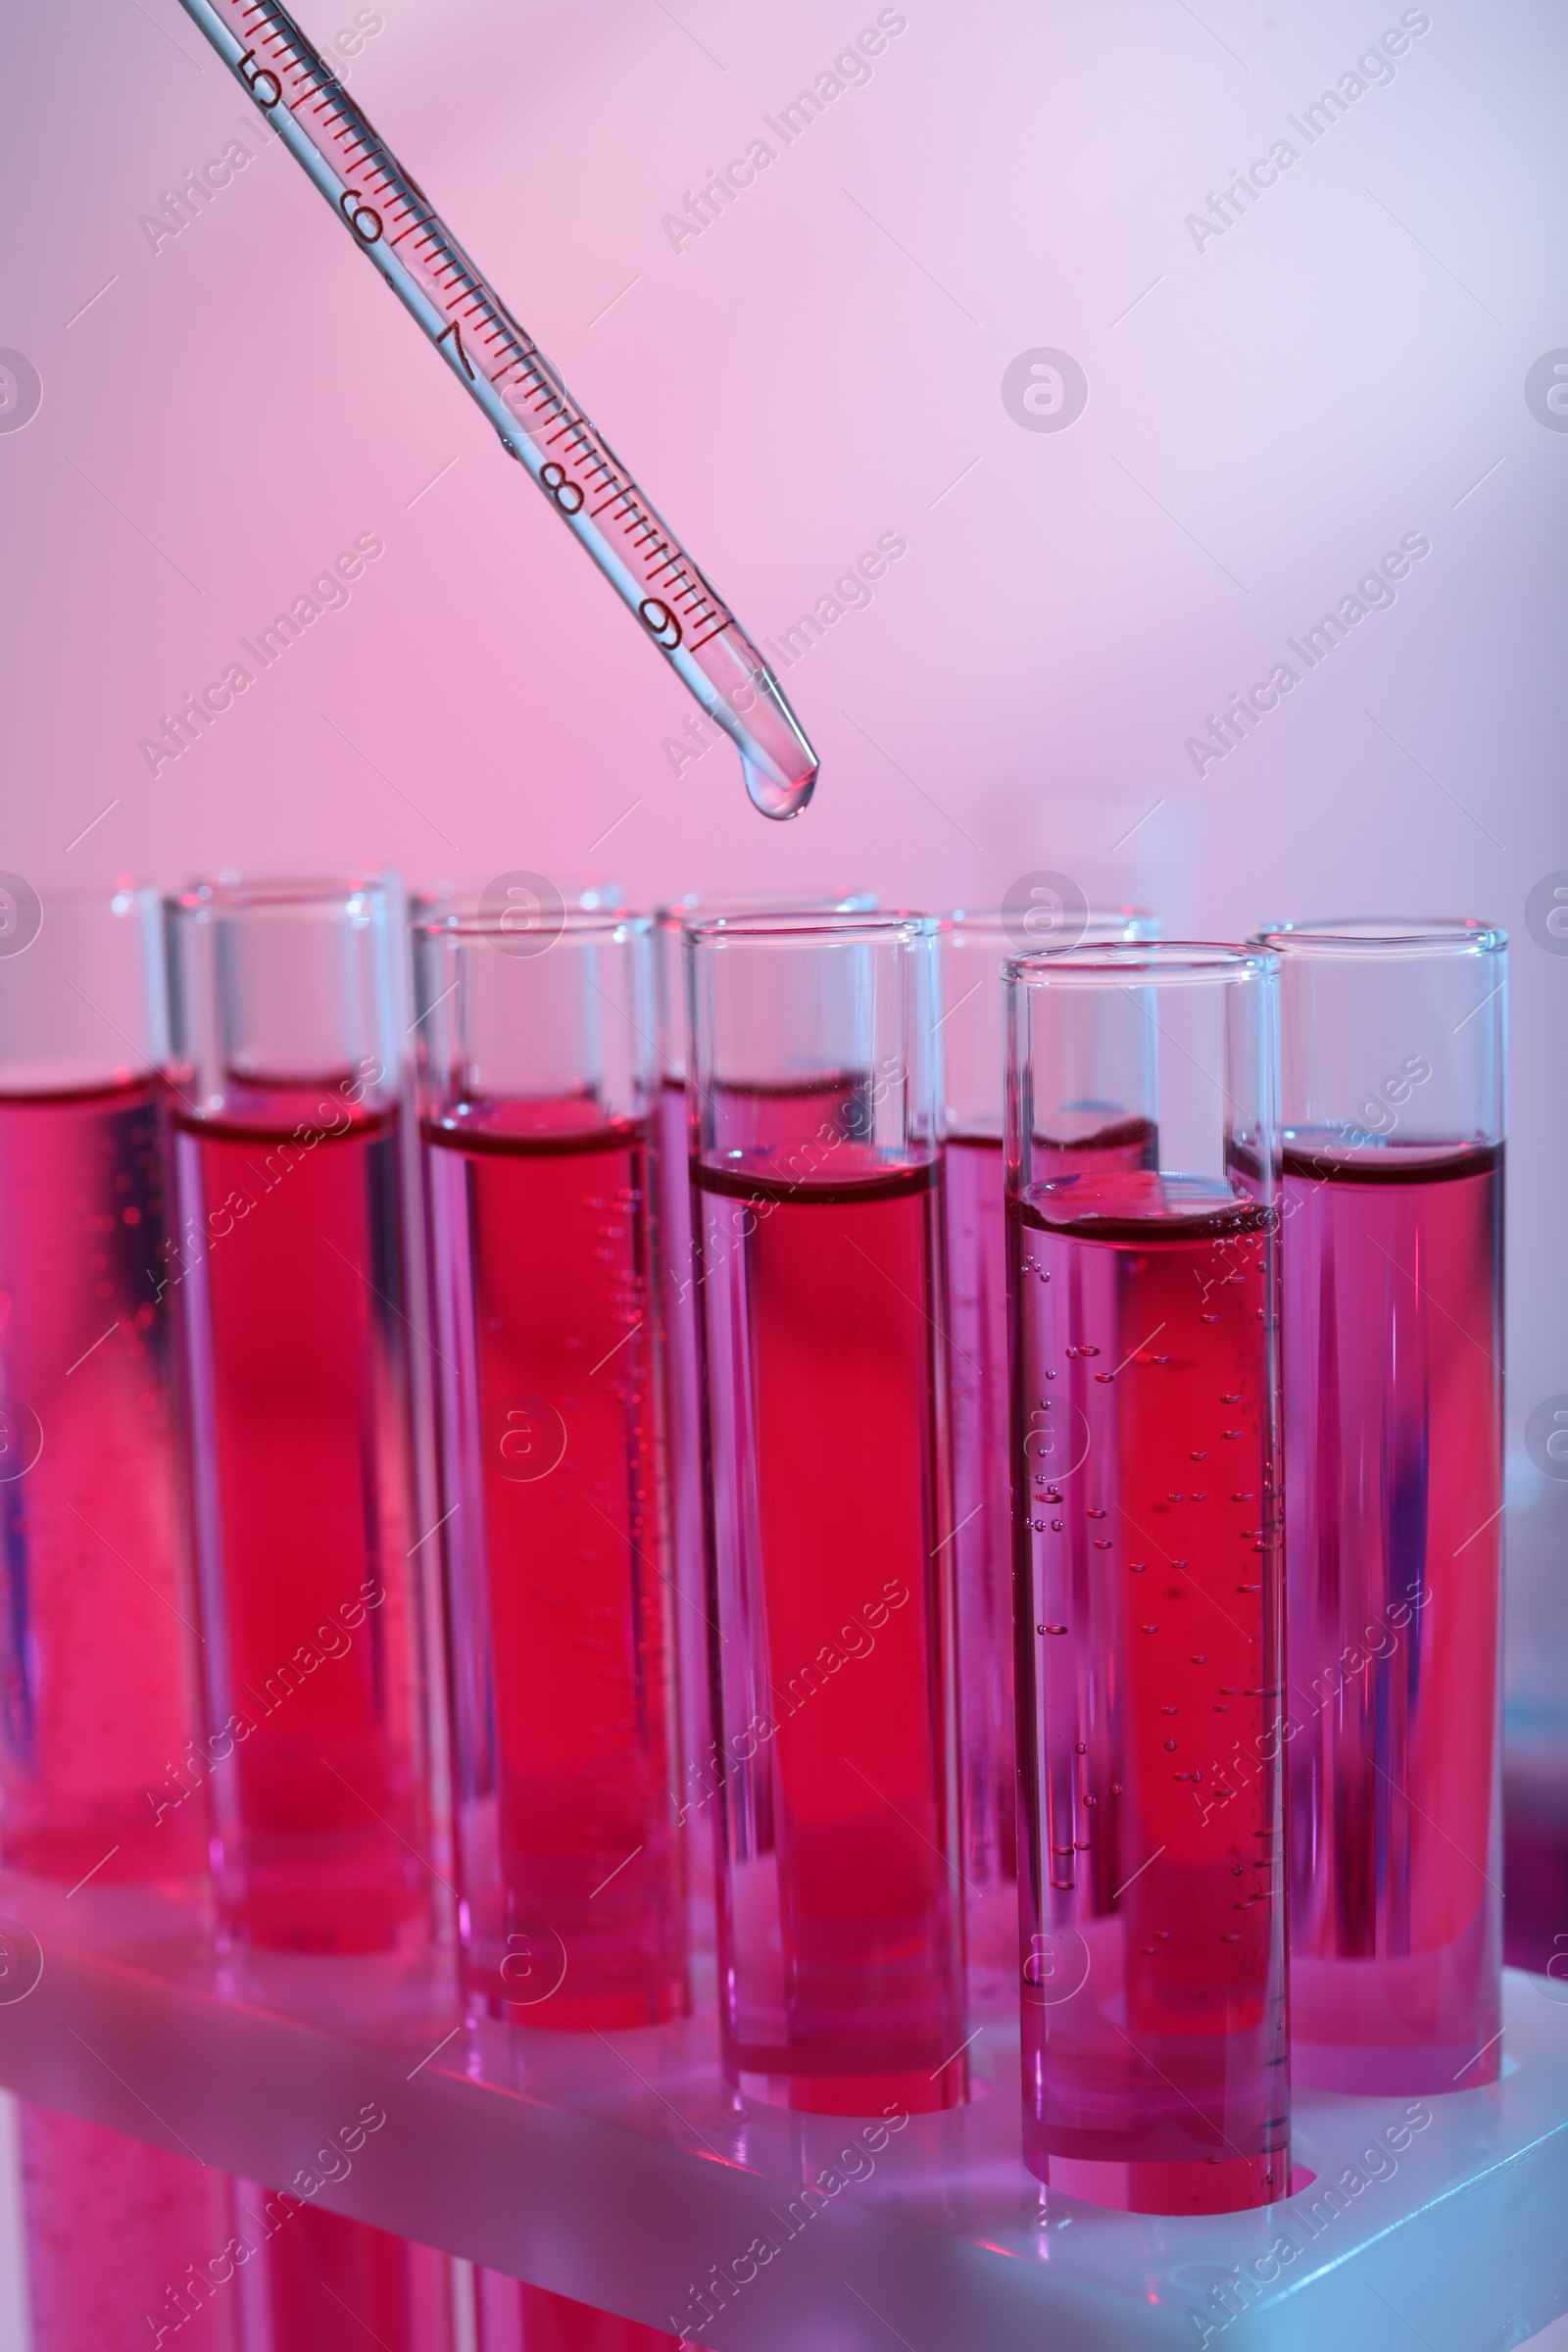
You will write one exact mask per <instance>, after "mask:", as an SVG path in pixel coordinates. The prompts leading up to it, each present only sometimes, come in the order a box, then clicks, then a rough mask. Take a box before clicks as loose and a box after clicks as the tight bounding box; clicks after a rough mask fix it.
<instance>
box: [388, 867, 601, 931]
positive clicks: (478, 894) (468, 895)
mask: <svg viewBox="0 0 1568 2352" xmlns="http://www.w3.org/2000/svg"><path fill="white" fill-rule="evenodd" d="M514 870H515V869H513V868H510V867H509V868H508V869H506V871H505V872H503V873H502V874H501V875H499V876H497V877H493V878H492V880H494V879H499V880H501V881H505V880H507V878H508V875H509V874H511V873H512V872H513V871H514ZM516 870H520V869H516ZM536 878H537V879H538V880H540V881H542V882H548V883H549V884H550V885H551V888H552V889H553V890H555V891H556V893H557V894H558V896H559V897H560V899H561V903H562V905H563V907H565V908H567V909H568V911H569V910H570V909H571V908H573V907H576V908H579V909H581V910H582V911H583V912H585V913H588V914H628V913H632V912H635V911H636V909H634V908H632V907H628V906H627V903H626V892H625V885H624V884H623V883H620V882H614V881H610V880H606V881H603V882H593V881H589V880H588V879H587V878H586V877H585V876H583V875H581V874H568V875H567V876H566V883H567V885H569V887H566V888H564V887H563V886H562V884H561V883H560V882H559V881H558V880H557V879H556V877H555V876H554V875H553V874H546V873H543V872H541V873H539V874H538V876H537V877H536ZM491 887H492V882H491V881H485V882H476V881H475V880H474V879H473V877H472V876H471V875H465V876H463V877H461V878H460V879H459V880H457V881H453V880H451V879H450V878H447V877H443V878H442V879H440V880H439V881H435V882H411V883H409V884H408V885H407V890H406V895H407V899H408V908H409V922H410V925H411V927H413V926H416V925H417V924H419V923H421V922H425V921H427V920H429V919H430V918H431V917H433V916H435V915H440V914H478V913H480V912H481V911H482V910H483V902H484V894H485V892H486V891H487V890H488V889H490V888H491Z"/></svg>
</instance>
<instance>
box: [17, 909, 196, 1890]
mask: <svg viewBox="0 0 1568 2352" xmlns="http://www.w3.org/2000/svg"><path fill="white" fill-rule="evenodd" d="M38 912H39V914H40V915H41V922H40V923H39V926H38V928H37V930H36V931H35V933H34V934H33V936H32V937H31V938H30V939H27V938H25V935H23V934H22V933H20V932H13V933H12V934H11V935H10V946H9V947H8V946H7V944H6V941H5V940H3V939H0V1521H3V1526H4V1547H3V1564H0V1591H3V1595H4V1605H3V1606H0V1857H3V1859H4V1861H5V1862H6V1863H7V1864H8V1865H9V1866H10V1867H12V1868H14V1869H21V1870H25V1871H31V1872H34V1873H36V1874H38V1875H39V1876H41V1877H45V1878H52V1879H59V1880H62V1881H64V1882H65V1883H67V1884H68V1885H70V1884H73V1882H75V1881H77V1880H81V1879H85V1878H89V1877H90V1878H100V1879H104V1880H115V1879H121V1880H132V1879H142V1880H146V1879H158V1878H176V1877H188V1876H192V1875H195V1874H197V1873H199V1872H201V1871H203V1870H205V1868H206V1863H207V1810H206V1808H207V1797H206V1774H205V1772H204V1771H203V1769H202V1767H201V1765H200V1763H199V1762H195V1761H193V1743H192V1735H193V1734H194V1732H195V1730H196V1703H195V1700H196V1693H195V1686H194V1665H193V1659H192V1656H191V1648H192V1642H191V1627H190V1618H191V1614H192V1610H193V1607H194V1602H193V1600H192V1597H191V1593H190V1580H189V1574H188V1564H187V1562H186V1560H185V1558H184V1544H183V1541H182V1528H181V1514H180V1508H179V1482H178V1474H177V1471H176V1466H175V1456H174V1410H173V1400H172V1394H171V1376H172V1343H171V1328H172V1309H173V1301H172V1299H171V1297H170V1295H169V1294H170V1288H171V1282H172V1265H171V1262H170V1260H171V1240H170V1235H171V1231H172V1202H171V1201H170V1199H169V1193H170V1189H171V1188H170V1170H169V1129H168V1119H167V1113H166V1103H165V1088H164V1081H163V1075H162V1073H163V1065H164V1062H165V1060H166V1057H167V1054H168V1021H167V1012H166V1003H165V986H164V956H163V935H162V925H161V919H160V912H159V905H158V899H157V896H156V894H155V893H154V892H153V891H152V890H151V889H149V888H148V887H146V886H145V885H135V884H130V883H126V884H124V885H122V886H120V887H117V888H114V889H107V888H106V889H103V890H59V891H46V892H45V893H44V894H43V897H42V900H41V903H40V905H39V907H38ZM18 939H21V940H22V944H21V945H20V946H18V945H17V941H18Z"/></svg>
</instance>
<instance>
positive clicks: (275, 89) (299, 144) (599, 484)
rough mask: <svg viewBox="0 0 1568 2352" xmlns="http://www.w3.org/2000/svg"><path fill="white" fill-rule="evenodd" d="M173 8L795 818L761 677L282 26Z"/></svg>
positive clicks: (757, 783) (433, 222)
mask: <svg viewBox="0 0 1568 2352" xmlns="http://www.w3.org/2000/svg"><path fill="white" fill-rule="evenodd" d="M181 6H182V7H183V8H184V10H185V13H186V15H187V16H189V17H190V18H191V19H192V21H193V22H194V23H195V24H196V25H199V26H200V28H201V30H202V31H203V32H204V33H205V34H206V36H207V38H208V40H209V41H210V42H211V43H212V45H213V47H214V48H215V49H216V50H217V52H218V54H219V56H220V57H221V59H222V61H223V63H224V64H225V65H226V66H227V67H228V68H229V70H230V71H231V72H232V73H235V74H236V75H237V76H238V78H239V80H240V81H241V83H242V84H243V85H244V87H245V89H246V90H247V91H248V93H249V95H250V97H251V98H252V100H253V101H254V102H255V104H256V105H257V106H258V107H259V108H260V109H261V111H262V113H263V114H264V115H265V116H266V117H267V118H268V121H269V122H270V124H271V125H272V127H273V128H274V129H275V130H276V132H277V133H278V135H279V137H280V138H281V139H282V141H283V143H284V145H285V146H286V147H287V148H288V150H289V152H290V154H291V155H292V156H293V157H294V158H295V160H296V162H298V163H300V164H302V165H303V166H304V168H305V170H306V171H307V172H309V173H310V176H311V177H312V179H314V180H315V182H316V184H317V186H318V187H319V189H320V191H321V193H322V195H323V196H324V197H325V198H326V200H327V202H328V203H329V204H330V205H331V206H332V208H333V210H334V211H335V212H336V214H337V216H338V218H339V220H340V221H342V222H343V225H344V227H345V228H346V229H347V231H348V232H349V234H350V235H351V236H352V237H353V238H354V240H355V242H356V244H358V245H359V246H360V247H361V248H362V249H363V251H364V252H365V254H366V256H367V257H368V260H369V261H370V262H371V263H372V264H373V265H374V267H375V268H376V269H377V270H380V272H381V274H382V276H383V277H384V278H385V279H386V282H387V284H388V285H389V286H390V287H391V288H392V291H393V293H394V294H396V296H397V297H398V300H399V301H400V302H401V303H402V304H403V306H404V308H405V310H407V311H408V312H409V313H410V314H411V316H412V317H413V318H414V319H416V320H417V322H418V324H419V326H420V327H421V328H422V329H423V331H424V333H425V334H426V336H428V338H429V340H430V341H431V342H432V343H433V344H434V345H435V347H436V349H437V351H439V352H440V354H441V356H442V358H443V359H444V360H445V361H446V363H447V366H448V367H449V368H450V369H451V370H452V373H453V374H454V375H455V376H456V377H457V379H458V381H459V382H460V383H461V384H462V385H463V386H464V388H465V390H466V391H467V392H468V393H469V394H470V395H471V396H472V398H473V399H474V400H476V401H477V402H478V404H479V406H480V408H481V409H482V410H483V411H484V413H485V415H486V417H489V419H490V422H491V423H492V424H493V425H494V426H495V428H496V431H497V432H498V433H499V434H500V436H501V444H502V447H503V448H504V449H505V450H506V451H507V453H508V455H509V456H510V457H514V458H516V459H518V460H519V461H520V462H521V464H522V465H523V466H526V468H527V470H528V472H529V473H530V474H531V475H532V476H533V478H534V480H535V481H536V482H537V483H538V485H539V487H540V489H541V490H542V491H543V492H544V494H545V496H546V497H547V498H548V499H549V500H550V502H551V504H552V505H553V506H554V508H555V510H556V512H557V514H558V515H561V517H562V519H563V520H564V522H565V524H566V526H567V528H568V529H569V530H570V531H571V532H572V533H573V534H574V535H575V537H576V538H577V539H578V540H579V541H580V543H581V544H582V545H583V546H584V547H585V548H586V549H587V550H588V553H589V554H590V555H591V556H592V558H593V560H594V562H595V563H596V564H598V566H599V568H600V570H601V571H602V572H603V573H604V574H605V577H606V578H607V579H608V580H609V581H610V582H611V584H612V586H613V588H614V589H615V590H616V592H617V594H618V595H619V596H620V597H621V598H622V600H623V601H624V602H625V603H626V604H627V605H629V606H630V607H631V610H632V612H633V613H635V614H636V615H637V619H638V621H639V622H640V624H641V626H642V628H643V630H644V632H645V633H646V634H647V635H648V636H649V637H651V638H652V639H653V642H654V643H655V645H657V646H658V647H659V649H660V651H661V652H662V654H663V655H664V657H665V659H666V660H667V662H669V664H670V666H671V668H672V669H674V670H675V671H676V672H677V673H678V674H679V676H680V677H681V678H682V679H683V680H684V682H685V684H686V685H687V687H688V688H689V689H690V691H691V692H692V693H693V694H694V695H695V696H696V698H697V700H698V702H699V703H700V704H701V706H702V708H703V710H704V711H706V712H707V713H708V715H709V717H710V718H711V720H712V721H713V723H714V724H715V725H716V726H720V727H722V728H723V730H724V732H725V734H726V735H728V736H729V737H730V738H731V740H732V741H733V742H734V744H735V746H736V749H737V750H738V751H739V753H740V756H741V764H742V767H743V769H744V771H745V776H746V789H747V791H748V793H749V794H750V795H751V798H752V802H753V805H754V807H756V808H758V809H760V810H761V812H762V814H763V815H764V816H772V817H787V816H798V815H799V813H800V811H801V810H802V809H804V808H805V807H806V804H807V802H808V801H809V799H810V797H811V790H812V787H813V785H814V784H815V782H816V769H817V760H816V754H815V753H814V752H813V751H812V749H811V747H810V745H809V743H808V741H807V739H806V736H805V735H804V733H803V732H802V730H801V727H800V724H799V722H798V721H797V719H796V716H795V713H794V711H792V710H791V709H790V707H789V704H788V703H787V702H786V701H785V699H784V696H783V694H782V692H781V691H780V688H779V685H778V681H777V679H776V678H775V677H774V676H773V674H772V672H771V670H770V669H769V668H768V666H767V663H766V662H764V661H763V659H762V657H761V655H760V653H759V652H758V650H757V648H756V646H755V645H753V643H752V641H751V639H750V638H749V637H748V636H747V635H746V633H745V631H744V630H743V629H742V627H741V625H740V623H739V622H738V621H737V620H736V618H735V615H734V614H733V613H731V612H730V611H729V609H728V607H727V606H726V605H725V604H724V602H723V600H722V599H721V598H720V597H718V596H717V595H715V594H714V592H713V590H712V589H711V587H710V585H709V583H708V581H707V580H706V579H705V578H704V576H703V574H702V573H701V572H700V571H699V570H698V568H697V565H696V564H694V563H693V562H692V560H691V558H690V556H689V555H687V553H686V551H685V549H684V548H683V547H682V546H681V544H680V541H679V540H678V539H677V538H676V537H675V535H674V533H673V532H672V531H670V530H669V529H668V528H667V527H666V526H665V524H664V523H663V522H662V521H661V519H660V517H659V515H658V514H657V513H656V512H655V510H654V508H653V507H652V506H651V505H650V504H649V502H648V500H647V499H646V498H645V497H644V496H643V494H642V492H641V491H640V490H639V489H638V487H637V485H636V483H635V482H634V481H633V480H632V478H631V475H630V474H629V473H628V472H627V470H626V468H625V466H623V465H622V464H621V463H620V460H619V459H618V458H617V457H616V456H615V453H614V451H613V449H612V448H611V446H610V444H609V442H608V441H607V440H606V439H605V437H604V435H603V434H602V433H601V432H600V431H599V430H598V428H597V427H596V426H595V424H594V423H593V421H592V419H591V418H590V417H587V416H586V415H585V414H584V412H583V410H582V409H581V408H580V407H579V406H578V405H577V403H576V402H575V401H574V400H573V399H572V397H571V395H570V393H569V392H568V391H567V390H566V387H565V385H564V383H563V382H562V380H561V378H560V376H559V375H558V374H557V373H556V371H555V369H554V368H552V367H551V365H550V363H549V361H548V360H547V359H545V357H544V355H543V354H542V352H541V351H540V350H539V348H538V346H537V344H535V343H534V342H533V340H532V339H531V337H530V336H528V335H527V334H525V333H524V331H523V329H522V328H521V327H520V326H519V325H518V324H517V322H516V320H515V319H514V318H513V316H512V314H511V312H510V311H509V310H508V309H507V306H506V304H505V303H504V302H503V301H502V300H501V297H500V296H499V295H498V294H497V293H496V292H495V290H494V288H493V287H492V286H491V285H490V284H489V283H488V281H487V280H486V279H485V278H484V277H482V276H481V275H480V273H479V271H478V270H476V269H475V268H474V266H473V264H472V262H470V261H469V259H468V257H467V255H466V253H465V252H464V250H463V248H462V246H461V245H460V244H459V243H458V241H457V239H456V238H455V237H454V236H453V235H452V233H451V231H450V230H449V229H448V228H447V226H446V225H445V223H444V222H443V221H442V220H441V217H440V215H439V214H438V213H437V212H436V211H435V209H434V207H433V206H432V205H431V203H430V200H429V198H428V197H427V196H426V195H425V194H424V191H423V190H422V189H421V188H420V187H419V185H418V183H417V180H414V179H412V178H411V177H410V176H409V174H408V172H405V171H404V169H403V167H402V165H401V164H400V163H399V162H398V161H397V158H396V157H395V156H394V155H393V154H392V152H391V150H390V149H389V148H388V147H387V146H386V144H385V142H384V141H383V140H382V139H381V138H380V136H379V134H378V133H377V132H376V131H375V129H374V128H373V127H372V125H371V124H370V123H369V122H368V120H367V118H366V117H365V116H364V115H363V114H362V113H361V112H360V109H359V108H358V107H357V106H356V105H355V103H354V101H353V99H352V98H350V96H349V95H348V92H347V91H346V90H345V89H344V87H343V85H342V83H341V82H340V81H339V80H338V79H337V77H336V76H335V74H334V73H332V71H331V69H330V67H329V66H328V65H327V64H326V63H325V61H324V60H323V59H322V58H320V57H319V56H318V54H317V52H316V51H315V50H314V49H313V48H312V47H311V44H310V42H309V41H308V40H307V39H306V38H305V35H304V34H303V33H302V32H301V30H300V28H299V26H298V25H296V24H295V22H294V20H293V18H292V17H290V16H287V15H285V13H284V12H283V10H282V9H280V8H276V7H273V6H270V5H269V0H181Z"/></svg>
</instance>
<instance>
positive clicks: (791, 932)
mask: <svg viewBox="0 0 1568 2352" xmlns="http://www.w3.org/2000/svg"><path fill="white" fill-rule="evenodd" d="M940 929H941V917H940V916H939V915H935V914H920V913H916V912H914V911H913V910H910V909H905V908H894V907H884V908H877V909H868V910H867V911H865V912H863V913H862V912H859V911H849V912H844V913H838V912H836V911H835V910H834V909H832V908H831V907H823V908H817V907H799V908H794V909H791V908H788V907H780V908H777V909H772V910H764V911H761V912H758V913H747V914H739V915H724V914H717V915H706V916H704V917H702V918H701V919H700V920H699V921H697V922H689V923H686V924H683V926H682V937H683V938H684V939H685V941H686V942H687V944H688V945H689V946H691V947H705V948H725V947H735V948H781V947H782V948H787V947H819V946H821V944H822V943H823V942H824V941H835V942H840V943H842V944H844V945H846V946H851V947H860V946H863V947H875V946H879V945H899V944H901V943H902V944H905V945H910V946H912V945H913V944H914V943H915V942H917V941H922V940H928V939H935V938H936V937H937V935H938V932H939V931H940Z"/></svg>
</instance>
